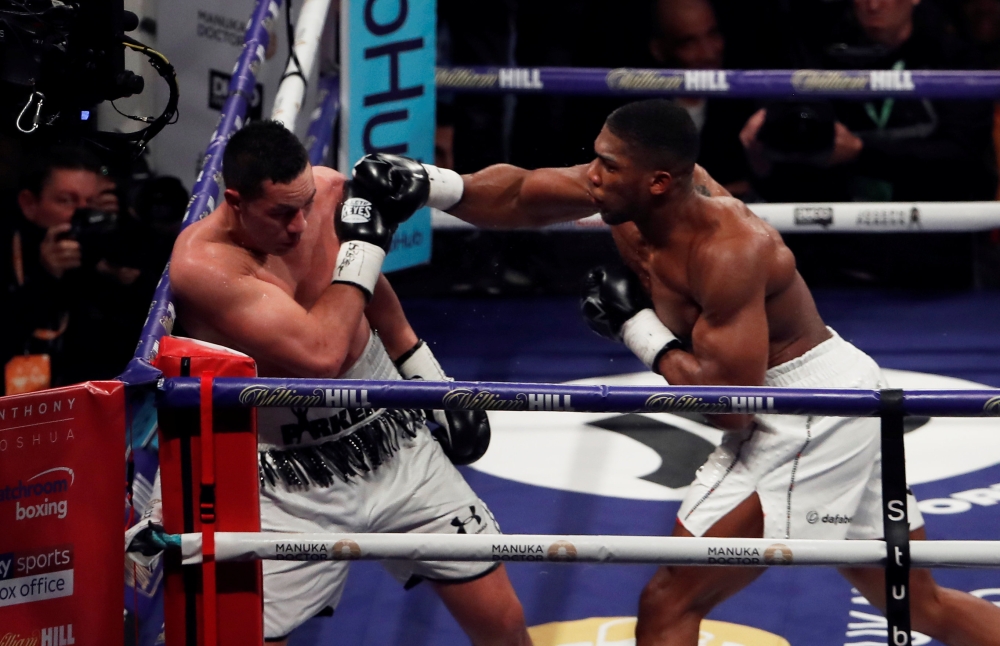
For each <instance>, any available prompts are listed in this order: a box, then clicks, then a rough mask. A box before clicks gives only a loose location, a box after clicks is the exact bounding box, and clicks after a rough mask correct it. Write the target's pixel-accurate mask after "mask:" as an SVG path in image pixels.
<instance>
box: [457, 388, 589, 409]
mask: <svg viewBox="0 0 1000 646" xmlns="http://www.w3.org/2000/svg"><path fill="white" fill-rule="evenodd" d="M442 403H443V404H444V407H445V408H446V409H448V410H527V411H561V412H566V411H572V410H575V409H574V408H573V405H572V395H548V394H535V393H518V394H517V395H515V397H514V399H504V398H503V397H501V396H500V395H497V394H495V393H491V392H490V391H488V390H481V391H479V392H476V391H475V390H473V389H471V388H456V389H454V390H452V391H450V392H449V393H448V394H447V395H445V396H444V398H443V399H442Z"/></svg>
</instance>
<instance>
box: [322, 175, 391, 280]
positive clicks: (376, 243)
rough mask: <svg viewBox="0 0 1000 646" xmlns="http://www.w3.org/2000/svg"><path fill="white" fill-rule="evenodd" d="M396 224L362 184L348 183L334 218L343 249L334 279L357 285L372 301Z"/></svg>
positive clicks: (338, 259)
mask: <svg viewBox="0 0 1000 646" xmlns="http://www.w3.org/2000/svg"><path fill="white" fill-rule="evenodd" d="M396 224H398V223H394V222H391V221H387V219H386V218H384V217H383V216H382V213H381V212H380V211H379V209H378V207H376V206H375V205H374V204H372V201H371V200H370V199H369V198H368V196H367V195H366V193H365V191H364V190H363V189H361V187H359V186H357V185H356V184H355V183H354V182H352V181H350V180H348V181H346V182H344V197H343V201H342V202H341V203H340V206H338V207H337V213H336V216H335V217H334V227H335V228H336V230H337V238H339V239H340V251H339V252H338V253H337V265H336V268H335V269H334V272H333V281H332V282H334V283H347V284H349V285H354V286H355V287H357V288H358V289H360V290H361V291H362V292H364V294H365V298H367V299H368V300H371V297H372V294H373V293H374V292H375V283H376V282H378V277H379V273H381V271H382V261H383V260H385V254H386V252H388V251H389V247H390V245H391V244H392V234H393V233H394V232H395V231H396Z"/></svg>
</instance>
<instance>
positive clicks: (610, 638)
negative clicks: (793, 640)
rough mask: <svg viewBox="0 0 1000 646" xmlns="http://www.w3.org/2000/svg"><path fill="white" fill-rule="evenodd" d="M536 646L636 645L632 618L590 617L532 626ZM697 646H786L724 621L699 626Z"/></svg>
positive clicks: (764, 634) (769, 635) (762, 633)
mask: <svg viewBox="0 0 1000 646" xmlns="http://www.w3.org/2000/svg"><path fill="white" fill-rule="evenodd" d="M528 633H529V634H530V635H531V639H532V641H533V642H534V644H535V646H570V645H571V644H572V645H573V646H579V645H582V644H591V645H592V646H612V645H614V646H626V645H627V644H634V643H635V617H591V618H590V619H579V620H577V621H554V622H552V623H549V624H542V625H540V626H532V627H531V628H528ZM698 644H699V646H723V645H724V644H725V645H727V646H789V643H788V641H787V640H785V639H783V638H782V637H779V636H777V635H774V634H772V633H769V632H767V631H764V630H760V629H758V628H750V627H749V626H740V625H738V624H730V623H727V622H724V621H709V620H704V621H702V622H701V634H700V635H699V636H698Z"/></svg>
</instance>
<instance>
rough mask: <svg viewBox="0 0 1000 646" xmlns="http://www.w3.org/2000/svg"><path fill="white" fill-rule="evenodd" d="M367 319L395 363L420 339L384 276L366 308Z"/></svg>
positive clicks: (379, 278) (381, 276) (379, 279)
mask: <svg viewBox="0 0 1000 646" xmlns="http://www.w3.org/2000/svg"><path fill="white" fill-rule="evenodd" d="M365 317H366V318H367V319H368V323H369V324H371V326H372V328H374V329H375V331H376V332H378V336H379V338H380V339H382V343H383V344H384V345H385V350H386V352H388V353H389V358H390V359H392V360H393V361H395V360H396V359H398V358H399V357H401V356H402V355H403V354H405V353H406V352H408V351H409V350H410V349H412V348H413V346H415V345H417V341H419V340H420V339H419V338H418V337H417V333H416V332H414V331H413V328H412V327H410V322H409V321H407V320H406V314H405V313H404V312H403V306H402V305H401V304H400V302H399V298H398V297H397V296H396V292H395V291H394V290H393V289H392V285H390V284H389V280H388V279H387V278H386V277H385V274H382V275H380V276H379V277H378V283H376V284H375V293H374V294H373V295H372V300H371V302H370V303H368V307H367V308H365Z"/></svg>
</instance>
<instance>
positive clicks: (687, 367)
mask: <svg viewBox="0 0 1000 646" xmlns="http://www.w3.org/2000/svg"><path fill="white" fill-rule="evenodd" d="M656 372H657V373H659V374H660V375H661V376H662V377H663V378H664V379H666V380H667V383H668V384H671V385H674V386H721V385H727V384H726V381H725V380H724V379H723V378H722V376H721V374H720V371H719V370H718V369H717V367H716V366H715V365H714V362H712V361H709V360H704V359H699V358H698V357H696V356H695V355H693V354H691V353H690V352H686V351H684V350H671V351H670V352H667V353H666V354H664V355H663V356H662V357H660V361H659V363H658V364H657V365H656ZM728 385H735V384H728ZM707 417H708V419H709V421H711V422H712V423H713V424H714V425H716V426H718V427H719V428H721V429H723V430H726V431H739V430H743V429H745V428H749V427H750V425H751V424H752V423H753V415H708V416H707Z"/></svg>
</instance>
